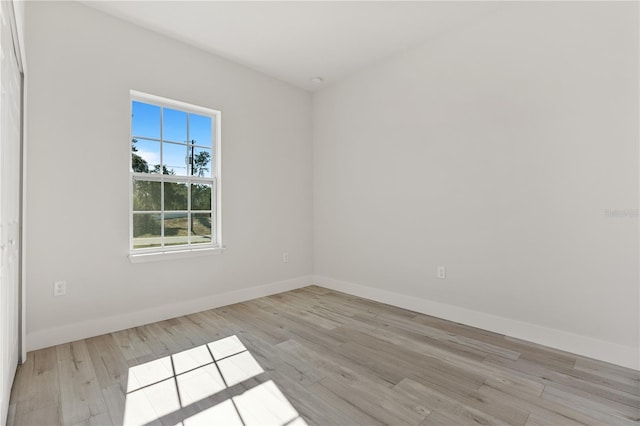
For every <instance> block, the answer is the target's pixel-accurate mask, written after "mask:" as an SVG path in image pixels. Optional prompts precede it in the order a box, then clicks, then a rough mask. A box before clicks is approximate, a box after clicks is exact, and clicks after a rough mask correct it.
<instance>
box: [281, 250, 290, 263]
mask: <svg viewBox="0 0 640 426" xmlns="http://www.w3.org/2000/svg"><path fill="white" fill-rule="evenodd" d="M282 261H283V262H284V263H287V262H289V253H288V252H286V251H285V252H284V253H282Z"/></svg>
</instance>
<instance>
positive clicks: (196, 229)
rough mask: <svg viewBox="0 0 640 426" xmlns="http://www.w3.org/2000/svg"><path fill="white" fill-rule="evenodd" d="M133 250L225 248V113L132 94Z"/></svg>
mask: <svg viewBox="0 0 640 426" xmlns="http://www.w3.org/2000/svg"><path fill="white" fill-rule="evenodd" d="M131 114H132V119H131V165H130V173H131V197H130V200H131V203H130V204H131V215H130V217H131V232H130V238H131V245H130V247H131V250H132V252H135V253H138V252H140V253H144V252H164V251H170V250H184V249H189V248H206V247H220V246H221V244H220V227H219V220H218V218H219V213H218V210H217V209H218V204H219V203H218V200H219V185H220V176H219V172H220V171H219V169H220V168H219V164H220V158H219V152H220V141H219V138H220V133H219V128H220V113H219V112H218V111H214V110H208V109H205V108H201V107H195V106H192V105H187V104H183V103H181V102H176V101H171V100H168V99H163V98H158V97H155V96H151V95H144V94H140V93H137V92H135V95H134V92H132V99H131Z"/></svg>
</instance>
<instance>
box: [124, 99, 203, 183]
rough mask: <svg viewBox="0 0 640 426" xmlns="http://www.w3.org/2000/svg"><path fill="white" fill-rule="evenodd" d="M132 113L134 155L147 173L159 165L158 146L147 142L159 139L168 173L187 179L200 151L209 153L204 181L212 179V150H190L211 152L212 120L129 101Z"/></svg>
mask: <svg viewBox="0 0 640 426" xmlns="http://www.w3.org/2000/svg"><path fill="white" fill-rule="evenodd" d="M131 109H132V120H131V133H132V135H133V137H135V138H136V139H137V141H138V142H137V143H136V148H137V150H138V152H137V154H138V155H139V156H140V157H142V158H143V159H144V160H145V161H146V162H147V164H148V165H149V169H150V171H152V170H153V169H154V167H155V166H156V165H159V164H160V162H161V158H160V142H157V141H152V140H147V139H146V138H149V139H162V141H163V142H162V144H163V145H162V157H163V161H162V163H163V165H164V166H165V167H166V168H167V170H169V171H173V172H174V173H175V174H176V175H179V176H186V175H188V174H189V173H190V172H191V170H190V167H189V166H190V164H189V162H190V158H191V156H192V155H193V156H198V154H199V153H201V152H203V151H205V152H208V153H209V155H210V157H209V158H210V160H209V164H207V165H206V166H205V167H206V169H208V170H204V173H203V177H211V174H212V172H213V170H212V160H213V155H212V154H213V152H212V150H211V149H207V148H201V147H192V146H191V145H192V144H193V143H195V144H196V145H202V146H205V147H209V148H211V146H212V141H213V138H212V136H213V134H212V132H213V126H212V124H213V123H212V118H211V117H207V116H203V115H198V114H192V113H187V112H184V111H179V110H175V109H171V108H166V107H165V108H161V107H159V106H156V105H151V104H147V103H144V102H139V101H132V106H131ZM161 117H162V119H161ZM161 127H162V132H161V131H160V130H161V129H160V128H161ZM187 127H188V129H187ZM187 130H188V132H187ZM192 141H193V142H192ZM170 142H175V143H170ZM191 173H193V172H191Z"/></svg>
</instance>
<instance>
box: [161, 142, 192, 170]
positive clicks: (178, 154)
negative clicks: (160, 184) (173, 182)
mask: <svg viewBox="0 0 640 426" xmlns="http://www.w3.org/2000/svg"><path fill="white" fill-rule="evenodd" d="M162 158H163V161H164V168H163V171H162V173H163V174H165V175H178V176H186V175H187V162H186V159H187V146H186V145H178V144H175V143H166V142H165V143H163V144H162Z"/></svg>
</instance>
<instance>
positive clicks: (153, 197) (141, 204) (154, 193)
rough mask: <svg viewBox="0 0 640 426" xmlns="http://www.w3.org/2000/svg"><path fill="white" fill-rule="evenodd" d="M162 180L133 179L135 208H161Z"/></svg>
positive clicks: (138, 209) (156, 209)
mask: <svg viewBox="0 0 640 426" xmlns="http://www.w3.org/2000/svg"><path fill="white" fill-rule="evenodd" d="M160 208H161V205H160V182H153V181H145V180H139V179H133V210H136V211H140V210H143V211H144V210H147V211H150V210H155V211H158V210H160Z"/></svg>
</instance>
